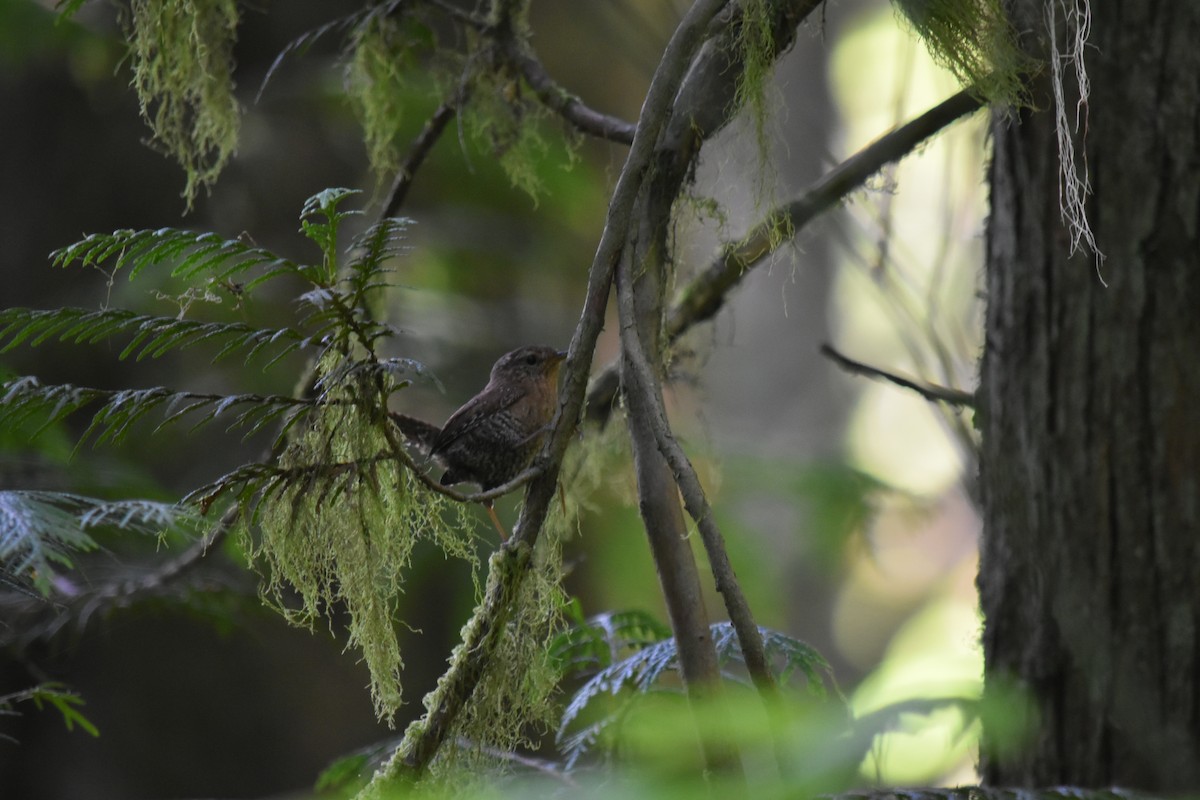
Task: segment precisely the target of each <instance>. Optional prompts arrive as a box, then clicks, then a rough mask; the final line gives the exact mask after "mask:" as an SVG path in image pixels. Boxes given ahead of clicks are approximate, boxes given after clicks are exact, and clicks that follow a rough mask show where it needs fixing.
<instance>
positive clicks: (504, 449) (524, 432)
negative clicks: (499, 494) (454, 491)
mask: <svg viewBox="0 0 1200 800" xmlns="http://www.w3.org/2000/svg"><path fill="white" fill-rule="evenodd" d="M566 357H567V354H566V352H565V351H561V350H555V349H554V348H552V347H543V346H540V345H531V346H528V347H521V348H518V349H516V350H513V351H512V352H511V353H507V354H505V355H503V356H501V357H500V360H499V361H497V362H496V363H495V365H494V366H493V367H492V374H491V377H490V378H489V380H488V383H487V386H485V387H483V390H482V391H481V392H479V394H477V395H475V396H474V397H472V398H471V399H470V400H468V401H467V402H466V403H464V404H463V405H462V407H461V408H459V409H458V410H457V411H455V412H454V413H453V414H451V415H450V418H449V419H448V420H446V424H445V425H443V426H442V427H441V428H439V427H437V426H436V425H431V424H430V423H428V422H425V421H423V420H419V419H416V418H414V417H409V416H405V415H404V414H396V413H393V414H392V415H391V416H392V419H393V420H395V422H396V425H397V426H398V427H399V428H400V431H401V432H402V433H403V434H404V435H405V436H406V437H407V438H408V439H410V440H411V441H413V442H414V443H416V444H417V445H419V446H421V447H422V448H425V449H428V451H429V455H430V456H432V457H433V458H435V459H437V460H438V461H439V462H440V463H441V464H442V465H443V466H444V467H445V468H446V471H445V472H444V473H443V474H442V477H441V479H440V480H439V481H438V482H439V483H441V484H442V485H443V486H452V485H454V484H456V483H475V484H478V485H479V488H480V490H481V491H484V492H486V491H490V490H492V489H495V488H496V487H497V486H502V485H504V484H505V483H508V482H509V481H510V480H512V479H513V478H515V477H517V475H519V474H520V473H521V471H522V470H524V469H525V468H526V467H528V466H529V464H530V462H531V461H533V458H534V456H536V455H537V453H538V451H539V450H540V449H541V447H542V442H543V441H545V438H546V434H547V433H548V432H549V429H550V422H551V421H552V420H553V418H554V411H555V408H556V406H557V401H558V370H559V367H560V366H562V362H563V359H564V358H566ZM485 507H486V508H487V512H488V516H490V517H491V520H492V524H493V525H495V526H496V530H498V531H499V532H500V538H501V539H507V538H508V534H507V533H506V532H505V530H504V527H503V526H502V525H501V524H500V520H499V519H498V518H497V517H496V512H495V510H494V509H493V508H492V503H491V501H488V502H486V503H485Z"/></svg>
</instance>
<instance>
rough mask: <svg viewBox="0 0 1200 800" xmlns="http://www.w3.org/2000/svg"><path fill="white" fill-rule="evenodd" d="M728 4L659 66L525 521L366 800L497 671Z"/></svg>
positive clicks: (421, 756)
mask: <svg viewBox="0 0 1200 800" xmlns="http://www.w3.org/2000/svg"><path fill="white" fill-rule="evenodd" d="M726 2H727V0H698V2H697V3H696V4H695V5H694V6H693V7H692V8H691V9H690V10H689V11H688V12H687V14H686V15H685V16H684V18H683V20H682V21H681V22H680V24H679V26H678V28H677V29H676V31H675V33H674V34H673V35H672V37H671V41H670V42H669V43H668V45H667V48H666V50H665V52H664V54H663V58H662V60H661V61H660V62H659V66H658V69H657V70H656V71H655V75H654V78H653V79H652V80H651V83H650V89H649V91H648V92H647V96H646V100H645V102H644V103H643V105H642V112H641V115H640V118H639V120H638V127H637V133H636V134H635V135H634V139H633V143H632V145H631V146H630V150H629V154H628V156H627V158H626V162H625V166H624V167H623V168H622V170H621V174H620V177H619V178H618V179H617V186H616V189H615V190H614V192H613V198H612V200H611V201H610V203H609V207H608V214H607V218H606V225H605V229H604V234H603V235H602V236H601V239H600V243H599V245H598V247H597V250H596V255H595V257H594V259H593V261H592V266H591V269H590V270H589V273H588V287H587V293H586V296H585V299H584V306H583V312H582V315H581V317H580V320H579V323H578V325H577V326H576V328H575V333H574V335H573V337H572V339H571V345H570V348H569V355H568V356H567V361H566V364H565V366H564V373H565V376H564V383H563V388H562V391H561V394H560V400H559V412H558V416H557V417H556V419H555V423H554V428H553V431H552V432H551V435H550V439H549V442H548V444H547V447H546V450H545V452H544V453H543V464H544V466H543V468H542V471H541V473H540V474H539V475H537V477H535V478H534V479H533V480H532V481H531V482H530V484H529V488H528V489H527V490H526V493H525V505H524V508H523V511H522V513H521V517H520V519H518V520H517V525H516V527H515V529H514V530H513V535H512V537H511V538H510V539H509V542H508V544H506V545H505V546H504V547H502V548H501V549H500V550H499V551H498V552H497V553H496V554H495V555H493V557H492V561H491V562H490V565H489V567H490V574H489V578H488V585H487V589H486V590H485V593H484V599H483V602H482V603H481V604H480V606H479V607H478V609H477V610H476V613H475V615H474V617H473V619H472V621H471V622H470V623H468V625H467V628H466V629H465V634H466V635H465V636H464V639H463V642H462V644H461V645H460V647H459V648H458V650H457V651H456V652H457V655H456V657H455V659H454V660H453V662H452V664H451V666H450V669H449V670H448V671H447V672H446V673H445V674H444V675H443V676H442V679H441V680H440V681H439V683H438V689H437V690H436V691H435V692H433V693H432V694H431V695H430V696H429V697H427V698H426V707H427V708H428V713H427V714H426V715H425V717H424V718H423V719H422V720H421V721H419V722H417V723H414V724H413V725H411V726H410V727H409V730H408V731H407V732H406V733H405V737H404V740H403V741H402V742H401V744H400V746H399V747H398V748H397V749H396V751H395V753H393V755H392V757H391V759H389V760H388V762H387V763H386V764H384V766H383V767H381V768H380V770H379V771H378V772H377V773H376V774H375V776H374V777H373V778H372V780H371V782H370V784H368V785H367V787H366V788H365V789H364V790H363V792H362V793H361V795H360V796H361V797H363V798H375V797H381V796H385V795H386V794H387V793H388V792H389V791H390V790H391V788H392V787H394V786H397V785H400V784H402V783H404V782H407V781H411V780H415V779H419V778H420V777H421V776H422V775H423V774H424V773H425V771H426V770H427V769H428V767H429V764H430V762H431V761H432V759H433V757H434V756H435V755H436V754H437V752H438V750H439V748H440V747H441V746H442V744H443V743H444V741H445V740H446V737H447V736H448V735H449V734H450V732H451V729H452V727H453V724H454V721H455V719H456V718H457V716H458V714H459V713H460V712H461V711H462V708H463V706H464V705H465V704H466V703H467V702H468V701H469V700H470V698H471V695H472V693H473V692H474V690H475V687H476V685H477V684H478V683H479V681H480V679H481V678H482V677H483V675H484V673H485V671H486V669H487V668H488V667H489V666H492V663H491V662H492V659H491V655H492V653H493V652H494V650H495V647H496V644H497V642H498V640H499V637H500V636H501V635H502V633H503V627H504V622H505V621H506V620H507V618H508V614H509V613H510V611H511V605H512V598H514V597H515V596H516V594H517V590H518V589H519V588H520V585H521V582H522V581H523V580H524V579H525V578H526V576H527V574H528V566H529V563H530V558H531V554H532V551H533V548H534V546H535V545H536V543H537V539H538V537H539V535H540V533H541V530H542V526H543V525H544V523H545V521H546V516H547V514H548V512H549V509H550V503H551V502H552V501H553V499H554V495H555V491H556V489H557V486H558V475H559V470H560V468H561V465H562V459H563V456H564V455H565V453H566V450H567V446H568V445H569V444H570V441H571V438H572V436H573V434H574V429H575V424H576V422H577V420H578V419H579V416H580V412H581V411H582V408H583V400H584V395H585V393H586V390H587V375H588V371H589V370H590V367H591V360H592V353H593V351H594V350H595V346H596V340H597V338H598V337H599V335H600V330H601V328H602V327H603V324H604V309H605V306H606V305H607V302H608V296H609V294H610V292H611V288H612V282H613V273H614V270H615V268H616V261H617V258H618V257H619V255H620V253H621V250H622V249H623V246H624V244H625V241H626V237H627V232H628V230H629V227H630V222H631V217H632V214H633V207H634V201H635V200H636V198H637V194H638V190H639V188H640V186H641V184H642V182H643V180H644V177H645V175H646V173H647V171H648V170H649V169H650V164H651V159H652V156H653V151H654V144H655V142H656V141H657V139H658V136H659V133H660V132H661V130H662V128H663V125H664V124H665V121H666V119H667V116H668V114H669V112H670V110H671V101H672V99H673V98H674V97H675V93H676V91H677V90H678V87H679V84H680V82H681V80H682V78H683V74H684V71H685V70H686V68H687V66H688V64H689V63H691V60H692V58H693V57H694V55H695V53H696V50H697V49H698V48H699V46H700V44H701V43H702V42H703V35H704V31H705V30H706V28H707V26H708V23H709V21H710V20H711V19H712V18H713V16H715V15H716V14H717V12H719V11H720V10H721V8H722V7H723V6H724V5H725V3H726Z"/></svg>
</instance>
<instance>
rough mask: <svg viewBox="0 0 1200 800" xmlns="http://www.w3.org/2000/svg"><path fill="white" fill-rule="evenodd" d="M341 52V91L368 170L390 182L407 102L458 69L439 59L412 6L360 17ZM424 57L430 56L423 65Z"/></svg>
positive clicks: (426, 28) (429, 32)
mask: <svg viewBox="0 0 1200 800" xmlns="http://www.w3.org/2000/svg"><path fill="white" fill-rule="evenodd" d="M346 52H347V62H346V93H347V95H348V96H349V98H350V102H351V104H352V106H353V108H354V112H355V114H356V115H357V116H358V119H359V123H360V124H361V125H362V129H363V139H364V141H365V142H366V146H367V157H368V160H369V162H370V164H371V170H372V171H373V172H374V173H375V174H376V175H377V176H379V177H380V179H388V180H390V179H391V178H392V177H394V175H395V172H396V170H397V169H398V168H399V166H400V157H401V149H400V148H401V142H402V141H403V139H404V136H403V123H404V121H405V119H406V114H405V112H406V111H407V108H406V106H408V105H410V104H411V103H412V102H413V100H414V99H416V98H419V97H420V95H421V94H423V93H424V88H425V87H427V86H429V85H430V84H431V83H437V76H438V75H441V74H444V73H446V72H449V71H452V70H453V69H455V68H457V67H456V66H453V65H449V64H439V63H438V61H439V58H440V57H438V56H436V55H435V54H436V52H437V48H436V40H435V39H434V36H433V33H432V29H431V28H430V27H429V26H428V25H426V24H425V22H424V21H423V20H422V19H421V18H420V16H419V15H418V14H417V12H416V11H414V10H406V11H405V13H403V14H392V15H388V14H384V13H377V14H370V15H367V16H365V17H364V19H363V21H362V22H361V23H360V24H359V25H358V26H357V27H356V28H355V29H354V32H353V36H352V37H351V40H350V42H349V44H348V46H347V48H346ZM423 57H428V58H429V59H431V60H430V61H428V62H427V63H424V64H422V63H421V59H422V58H423Z"/></svg>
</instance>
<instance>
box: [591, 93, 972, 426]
mask: <svg viewBox="0 0 1200 800" xmlns="http://www.w3.org/2000/svg"><path fill="white" fill-rule="evenodd" d="M982 107H983V106H982V103H981V102H980V101H979V100H978V99H977V98H976V97H974V96H973V95H972V94H971V93H970V92H967V91H962V92H959V93H958V94H956V95H954V96H952V97H950V98H949V99H947V100H944V101H943V102H941V103H939V104H938V105H936V106H934V107H933V108H931V109H930V110H929V111H926V112H925V113H924V114H922V115H921V116H919V117H917V118H916V119H914V120H912V121H911V122H909V123H907V124H905V125H903V126H901V127H900V128H897V129H896V130H894V131H892V132H891V133H888V134H885V135H884V136H882V137H881V138H879V139H877V140H876V141H875V142H873V143H872V144H870V145H868V146H867V147H865V148H863V149H862V150H860V151H859V152H858V153H856V154H855V155H853V156H851V157H850V158H848V159H846V160H845V161H843V162H842V163H841V164H839V165H838V166H837V167H835V168H834V169H833V170H832V171H831V172H829V173H828V174H827V175H825V176H824V177H823V178H821V179H820V180H818V181H817V182H816V183H814V184H813V185H812V186H810V187H809V188H808V190H807V191H805V192H804V193H803V194H802V195H800V197H798V198H797V199H796V200H793V201H792V202H790V203H787V204H785V205H782V206H779V207H778V208H776V209H774V210H772V211H771V212H770V213H769V214H767V217H766V220H765V221H763V222H761V223H759V224H758V225H757V226H755V228H754V229H752V230H751V231H750V232H749V233H748V234H746V236H745V237H744V238H743V239H742V240H741V241H740V242H738V243H736V244H732V245H730V246H728V247H726V248H725V250H724V251H723V252H722V253H721V254H720V255H719V256H718V257H717V258H716V259H715V260H714V261H713V262H712V263H711V264H709V265H708V267H706V268H705V269H704V270H703V271H702V272H700V274H699V275H697V276H696V277H695V278H693V279H692V281H691V282H690V283H689V284H688V285H687V286H686V287H685V288H684V289H683V291H681V292H680V293H679V295H678V298H677V299H676V301H675V302H674V304H673V305H672V306H671V310H670V312H669V313H668V314H667V320H666V333H667V337H668V338H669V339H670V340H672V341H674V340H675V339H677V338H679V337H680V336H681V335H683V334H684V333H685V332H686V331H687V330H689V329H690V328H691V327H692V326H693V325H696V324H697V323H700V322H703V321H705V320H707V319H710V318H712V317H713V316H715V315H716V313H717V312H718V311H719V310H720V309H721V307H722V306H723V305H724V303H725V300H726V297H727V296H728V295H729V292H731V291H732V290H733V288H734V287H735V286H737V284H738V283H740V282H741V280H742V278H743V277H744V276H745V274H746V273H747V272H749V271H750V269H752V268H753V267H755V266H757V265H758V264H759V263H761V262H762V261H763V259H765V258H766V257H767V256H769V255H770V254H771V253H774V252H775V251H776V250H777V249H779V247H780V246H782V245H783V244H785V243H787V242H790V241H792V240H793V239H794V238H795V237H796V235H797V234H798V233H800V231H802V230H803V229H804V227H805V226H806V225H808V223H809V222H811V221H812V220H814V219H815V218H817V217H818V216H820V215H821V214H822V213H823V212H825V211H827V210H829V209H830V208H832V207H834V206H835V205H837V204H838V203H840V202H841V201H843V200H844V199H845V198H846V197H847V196H849V195H850V194H851V193H852V192H854V191H857V190H858V189H859V188H861V187H862V185H863V184H864V183H865V182H866V181H867V179H868V178H870V177H871V176H872V175H874V174H875V173H876V172H878V171H879V170H880V169H881V168H883V167H884V166H885V165H886V164H888V163H890V162H892V161H897V160H899V159H901V158H903V157H904V156H906V155H908V154H909V153H911V152H912V151H913V150H914V149H915V148H916V147H917V146H918V145H920V144H921V143H922V142H923V141H925V140H926V139H928V138H929V137H931V136H933V135H934V134H936V133H938V132H939V131H941V130H942V129H944V128H945V127H947V126H948V125H950V124H951V123H952V122H955V121H956V120H958V119H960V118H962V117H964V116H966V115H968V114H970V113H972V112H975V111H978V110H979V109H980V108H982ZM619 384H620V371H619V367H618V365H617V364H616V362H613V363H610V364H608V365H607V366H605V368H604V369H603V370H601V371H600V372H598V373H597V374H596V376H595V377H594V378H593V379H592V384H591V386H590V387H589V389H588V395H587V418H588V419H589V420H590V421H592V422H601V423H602V422H604V421H605V420H607V419H608V416H609V413H610V412H611V410H612V405H613V402H614V401H615V399H616V396H617V390H618V387H619Z"/></svg>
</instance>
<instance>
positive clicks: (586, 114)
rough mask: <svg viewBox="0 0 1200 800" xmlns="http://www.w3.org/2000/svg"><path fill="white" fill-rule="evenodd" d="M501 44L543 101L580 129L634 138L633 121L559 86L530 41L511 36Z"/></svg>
mask: <svg viewBox="0 0 1200 800" xmlns="http://www.w3.org/2000/svg"><path fill="white" fill-rule="evenodd" d="M502 46H503V48H504V56H505V58H507V59H508V61H509V62H510V63H511V64H512V65H513V66H515V67H516V68H517V71H518V72H520V73H521V77H523V78H524V79H525V82H526V83H527V84H529V88H531V89H533V92H534V94H535V95H537V98H538V99H539V100H541V101H542V105H544V106H546V108H548V109H550V110H551V111H553V112H555V113H556V114H558V115H559V116H561V117H562V118H563V119H565V120H566V121H567V122H569V123H571V125H572V126H574V127H575V129H576V130H578V131H579V132H580V133H585V134H588V135H590V136H595V137H597V138H599V139H607V140H608V141H610V142H618V143H620V144H631V143H632V142H633V133H634V126H633V123H631V122H626V121H625V120H623V119H621V118H619V117H614V116H610V115H608V114H602V113H600V112H599V111H596V110H594V109H592V108H590V107H589V106H587V105H586V104H585V103H584V102H583V101H582V100H580V99H579V98H578V97H577V96H576V95H573V94H571V93H570V92H568V91H567V90H566V89H564V88H563V87H562V86H559V85H558V84H557V83H555V82H554V79H553V78H551V77H550V75H549V73H547V72H546V68H545V67H544V66H542V62H541V61H539V60H538V58H537V56H535V55H534V54H533V52H532V51H531V50H530V49H529V47H528V46H527V45H526V46H522V45H521V44H520V43H518V42H517V41H516V40H510V41H508V42H505V43H504V44H503V45H502Z"/></svg>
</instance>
